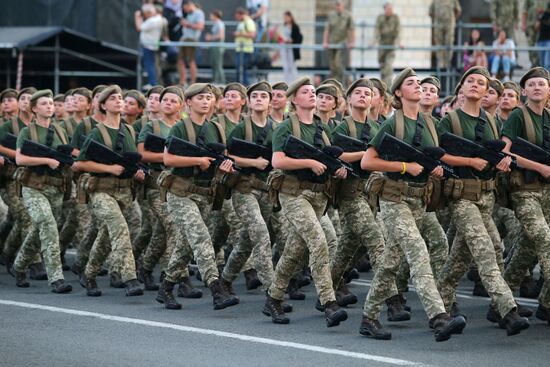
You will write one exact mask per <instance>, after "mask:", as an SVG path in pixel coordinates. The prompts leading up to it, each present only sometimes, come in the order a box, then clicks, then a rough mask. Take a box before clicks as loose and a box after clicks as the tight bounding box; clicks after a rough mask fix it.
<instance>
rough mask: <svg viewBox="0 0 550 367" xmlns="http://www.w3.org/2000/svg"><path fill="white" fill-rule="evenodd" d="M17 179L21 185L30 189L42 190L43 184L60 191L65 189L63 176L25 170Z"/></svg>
mask: <svg viewBox="0 0 550 367" xmlns="http://www.w3.org/2000/svg"><path fill="white" fill-rule="evenodd" d="M18 181H19V183H20V184H21V186H25V187H30V188H31V189H36V190H42V189H43V188H44V186H46V185H47V186H54V187H57V188H59V189H60V190H61V191H65V179H64V178H63V177H52V176H48V175H38V174H37V173H36V172H32V171H30V170H25V172H24V173H23V174H21V176H20V177H18Z"/></svg>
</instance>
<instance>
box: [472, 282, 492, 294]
mask: <svg viewBox="0 0 550 367" xmlns="http://www.w3.org/2000/svg"><path fill="white" fill-rule="evenodd" d="M472 295H474V296H476V297H486V298H489V293H487V289H485V287H484V286H483V283H481V280H479V281H476V282H475V283H474V290H473V291H472Z"/></svg>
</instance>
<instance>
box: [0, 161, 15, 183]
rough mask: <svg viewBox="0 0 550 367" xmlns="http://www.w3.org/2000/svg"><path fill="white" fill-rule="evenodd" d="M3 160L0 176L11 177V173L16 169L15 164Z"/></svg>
mask: <svg viewBox="0 0 550 367" xmlns="http://www.w3.org/2000/svg"><path fill="white" fill-rule="evenodd" d="M5 162H6V163H4V167H3V168H2V169H1V170H0V176H2V177H6V178H9V179H13V174H14V173H15V171H16V170H17V166H16V165H15V164H11V163H7V161H5Z"/></svg>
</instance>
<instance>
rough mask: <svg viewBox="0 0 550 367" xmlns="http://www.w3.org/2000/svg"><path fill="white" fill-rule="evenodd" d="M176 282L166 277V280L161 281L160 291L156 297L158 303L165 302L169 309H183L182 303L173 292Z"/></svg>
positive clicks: (165, 306)
mask: <svg viewBox="0 0 550 367" xmlns="http://www.w3.org/2000/svg"><path fill="white" fill-rule="evenodd" d="M175 284H176V283H172V282H169V281H167V280H166V279H164V281H163V282H162V283H160V287H159V291H158V294H157V298H156V300H157V302H158V303H163V304H164V308H166V309H169V310H180V309H181V303H178V301H176V299H175V298H174V295H173V294H172V291H173V290H174V285H175Z"/></svg>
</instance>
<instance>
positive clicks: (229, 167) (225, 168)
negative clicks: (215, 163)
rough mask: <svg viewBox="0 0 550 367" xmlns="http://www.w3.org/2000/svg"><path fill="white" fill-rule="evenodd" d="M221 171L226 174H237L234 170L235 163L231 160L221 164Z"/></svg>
mask: <svg viewBox="0 0 550 367" xmlns="http://www.w3.org/2000/svg"><path fill="white" fill-rule="evenodd" d="M220 171H222V172H225V173H233V172H235V169H234V168H233V161H232V160H230V159H226V160H225V161H223V162H222V164H220Z"/></svg>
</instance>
